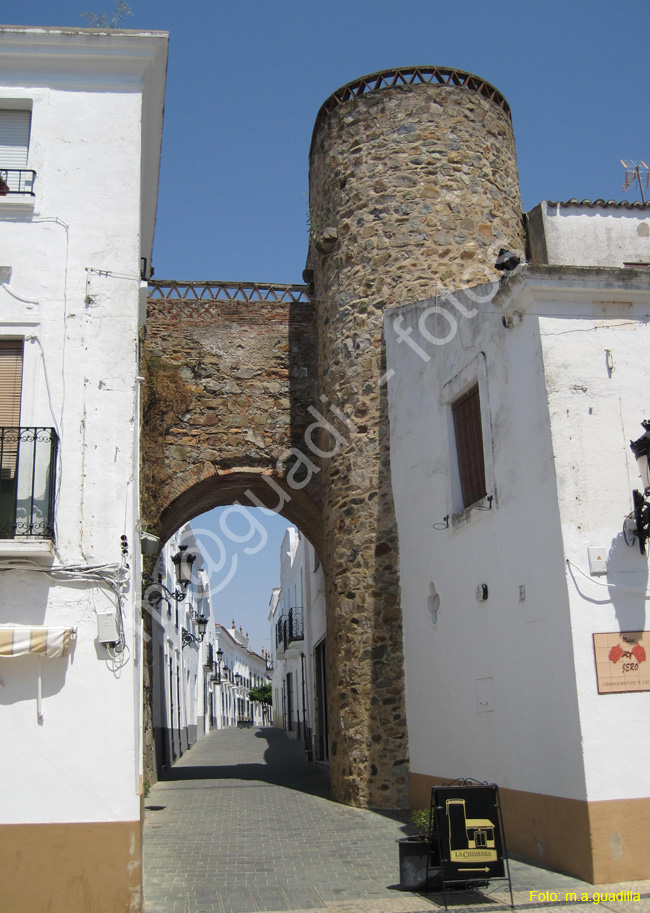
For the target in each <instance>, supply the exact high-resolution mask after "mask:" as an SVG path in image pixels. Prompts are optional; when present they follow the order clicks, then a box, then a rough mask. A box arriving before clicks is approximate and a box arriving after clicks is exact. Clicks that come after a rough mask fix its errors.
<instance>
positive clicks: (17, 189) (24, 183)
mask: <svg viewBox="0 0 650 913" xmlns="http://www.w3.org/2000/svg"><path fill="white" fill-rule="evenodd" d="M35 180H36V172H35V171H32V170H31V169H27V168H0V197H7V196H12V195H13V194H22V195H23V196H25V195H28V196H31V197H33V196H35V194H34V181H35Z"/></svg>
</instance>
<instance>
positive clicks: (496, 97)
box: [312, 66, 511, 147]
mask: <svg viewBox="0 0 650 913" xmlns="http://www.w3.org/2000/svg"><path fill="white" fill-rule="evenodd" d="M426 83H429V84H430V85H439V86H451V87H452V88H463V89H472V90H473V91H475V92H479V93H480V94H481V95H483V96H485V98H489V99H490V101H493V102H494V103H495V104H497V105H498V106H499V107H500V108H502V109H503V111H505V113H506V114H507V115H508V117H510V116H511V114H510V105H509V104H508V102H507V101H506V100H505V98H504V97H503V95H502V94H501V93H500V92H499V90H498V89H495V88H494V86H493V85H490V83H489V82H486V81H485V80H484V79H481V78H480V77H479V76H474V74H473V73H467V72H465V70H453V69H450V68H449V67H432V66H424V67H398V68H397V69H390V70H381V71H380V72H378V73H370V74H369V75H368V76H362V77H361V79H356V80H355V81H354V82H348V83H346V85H344V86H341V88H340V89H337V90H336V92H334V93H333V94H332V95H330V97H329V98H328V99H326V100H325V101H324V102H323V104H322V105H321V107H320V110H319V112H318V114H317V115H316V123H315V125H314V132H313V134H312V147H313V145H314V139H315V138H316V134H317V133H318V130H319V128H320V125H321V123H322V121H323V120H324V119H325V118H326V117H327V116H328V115H329V114H330V113H331V112H332V111H334V110H335V109H336V108H338V107H339V105H342V104H344V103H345V102H346V101H349V100H350V99H351V98H358V97H359V96H361V95H367V93H368V92H375V91H377V90H378V89H390V88H393V87H394V86H412V85H419V84H426Z"/></svg>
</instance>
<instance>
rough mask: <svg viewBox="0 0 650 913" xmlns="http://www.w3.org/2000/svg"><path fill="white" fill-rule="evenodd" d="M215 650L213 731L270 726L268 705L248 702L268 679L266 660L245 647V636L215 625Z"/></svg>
mask: <svg viewBox="0 0 650 913" xmlns="http://www.w3.org/2000/svg"><path fill="white" fill-rule="evenodd" d="M215 643H216V645H215V649H216V650H217V651H218V652H219V664H220V666H219V674H218V685H217V686H216V694H215V702H216V705H215V724H216V727H217V729H224V728H226V727H228V726H239V727H242V726H270V725H271V723H272V719H273V710H272V707H271V706H270V705H269V704H265V703H263V702H262V701H255V700H251V698H250V691H251V689H253V688H260V687H261V686H262V685H264V684H266V682H267V681H268V680H269V678H268V675H267V662H266V657H265V656H261V655H260V654H259V653H255V652H254V651H253V650H250V649H249V647H248V634H244V632H243V631H242V629H241V626H240V628H239V630H237V628H236V626H235V620H234V619H233V621H232V625H231V626H230V628H225V627H224V626H223V625H221V624H217V625H216V636H215Z"/></svg>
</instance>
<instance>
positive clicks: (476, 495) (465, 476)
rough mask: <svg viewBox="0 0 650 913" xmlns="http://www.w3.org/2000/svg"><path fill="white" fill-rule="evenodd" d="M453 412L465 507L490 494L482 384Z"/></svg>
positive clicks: (472, 390) (462, 397) (457, 405)
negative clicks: (486, 477) (484, 452)
mask: <svg viewBox="0 0 650 913" xmlns="http://www.w3.org/2000/svg"><path fill="white" fill-rule="evenodd" d="M452 413H453V416H454V432H455V435H456V452H457V454H458V470H459V473H460V487H461V490H462V493H463V507H469V506H470V505H471V504H475V503H476V502H477V501H480V500H481V498H484V497H485V495H486V494H487V490H486V487H485V460H484V456H483V428H482V426H481V401H480V398H479V392H478V385H477V386H474V387H472V389H471V390H469V391H468V392H467V393H466V394H465V395H464V396H461V397H460V399H459V400H458V401H457V402H455V403H454V404H453V406H452Z"/></svg>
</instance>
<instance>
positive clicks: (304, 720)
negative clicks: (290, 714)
mask: <svg viewBox="0 0 650 913" xmlns="http://www.w3.org/2000/svg"><path fill="white" fill-rule="evenodd" d="M300 665H301V667H302V725H303V734H304V741H305V754H306V755H307V760H309V761H311V745H310V744H309V738H308V733H307V702H306V700H305V654H304V653H301V654H300Z"/></svg>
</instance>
